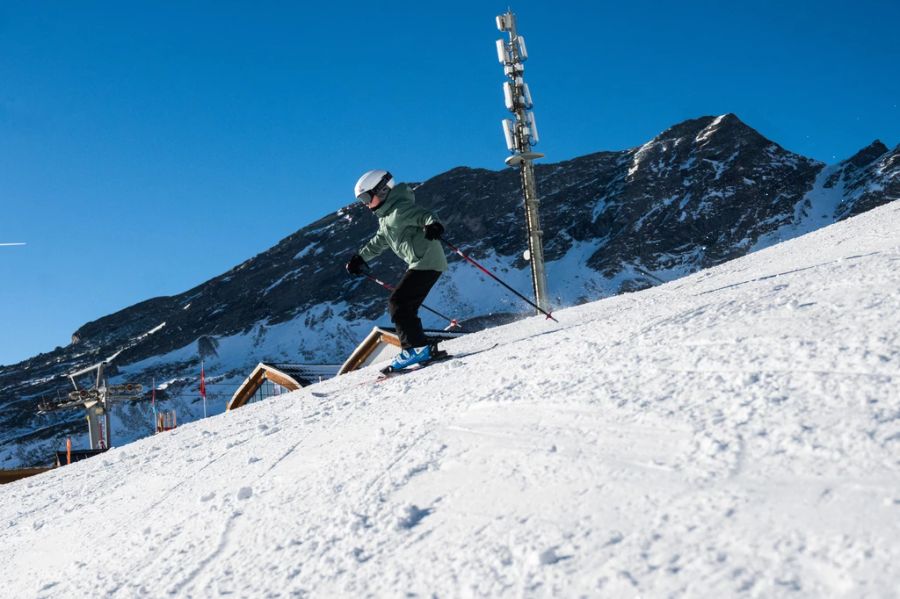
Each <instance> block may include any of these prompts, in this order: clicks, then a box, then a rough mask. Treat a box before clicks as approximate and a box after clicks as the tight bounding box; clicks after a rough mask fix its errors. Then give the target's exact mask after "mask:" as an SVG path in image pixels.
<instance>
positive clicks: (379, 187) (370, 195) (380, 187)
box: [356, 173, 394, 206]
mask: <svg viewBox="0 0 900 599" xmlns="http://www.w3.org/2000/svg"><path fill="white" fill-rule="evenodd" d="M393 178H394V176H393V175H392V174H390V173H385V174H384V176H383V177H381V180H379V181H378V183H377V184H376V185H375V187H373V188H372V189H370V190H369V191H364V192H362V193H361V194H359V195H358V196H356V199H357V200H359V201H360V202H362V203H363V204H365V205H366V206H368V205H369V203H371V201H372V200H374V199H375V196H381V195H382V194H383V193H384V190H385V189H387V184H388V182H389V181H390V180H391V179H393Z"/></svg>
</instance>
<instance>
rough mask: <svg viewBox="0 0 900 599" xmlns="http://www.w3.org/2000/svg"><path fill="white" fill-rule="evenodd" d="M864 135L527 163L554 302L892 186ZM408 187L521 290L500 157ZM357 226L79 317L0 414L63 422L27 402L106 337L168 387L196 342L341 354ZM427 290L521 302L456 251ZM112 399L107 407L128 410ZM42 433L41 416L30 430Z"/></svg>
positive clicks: (350, 210) (122, 367)
mask: <svg viewBox="0 0 900 599" xmlns="http://www.w3.org/2000/svg"><path fill="white" fill-rule="evenodd" d="M879 144H880V142H877V141H876V142H873V143H872V144H870V145H869V146H867V147H866V148H863V149H861V150H860V151H859V152H857V153H856V154H854V155H853V156H852V157H851V158H849V159H847V160H844V161H841V162H839V163H837V164H835V165H831V166H829V165H825V164H824V163H821V162H818V161H815V160H812V159H809V158H806V157H803V156H800V155H799V154H795V153H792V152H789V151H787V150H785V149H783V148H782V147H781V146H779V145H778V144H776V143H775V142H772V141H771V140H769V139H767V138H766V137H764V136H763V135H762V134H760V133H758V132H757V131H756V130H754V129H753V128H751V127H750V126H748V125H746V124H745V123H744V122H743V121H741V120H740V119H739V118H738V117H737V116H736V115H733V114H731V113H728V114H725V115H720V116H704V117H699V118H696V119H690V120H687V121H684V122H682V123H678V124H676V125H673V126H672V127H669V128H668V129H666V130H665V131H663V132H661V133H660V134H659V135H657V136H656V137H654V138H653V139H651V140H650V141H648V142H647V143H645V144H643V145H642V146H638V147H635V148H631V149H627V150H621V151H601V152H595V153H592V154H588V155H585V156H582V157H576V158H572V159H568V160H565V161H561V162H558V163H549V164H537V165H536V167H535V174H536V178H537V186H538V192H539V195H540V198H541V218H542V226H543V229H544V230H545V232H546V236H545V242H544V246H545V257H546V260H547V269H548V276H549V279H550V291H551V294H552V295H553V298H554V304H556V305H572V304H578V303H582V302H585V301H590V300H593V299H599V298H601V297H606V296H609V295H613V294H616V293H621V292H628V291H635V290H639V289H645V288H647V287H651V286H654V285H657V284H659V283H660V282H664V281H668V280H672V279H673V278H677V277H679V276H683V275H685V274H689V273H691V272H695V271H697V270H700V269H703V268H707V267H709V266H714V265H717V264H721V263H722V262H725V261H727V260H730V259H733V258H735V257H739V256H742V255H745V254H746V253H748V252H750V251H753V250H756V249H760V248H761V247H765V246H766V245H771V244H772V243H777V242H778V241H781V240H784V239H788V238H791V237H792V236H796V235H800V234H803V233H804V232H808V231H810V230H814V229H816V228H819V227H821V226H824V225H825V224H829V223H830V222H836V221H838V220H842V219H845V218H849V217H851V216H854V215H856V214H859V213H861V212H864V211H866V210H869V209H871V208H873V207H875V206H878V205H880V204H882V203H885V202H888V201H892V200H894V199H896V198H897V197H898V195H900V194H898V189H897V186H898V185H900V157H898V156H900V146H898V147H896V148H894V149H893V150H888V149H887V147H886V146H884V144H880V145H879ZM882 149H883V150H884V151H881V150H882ZM879 152H880V153H879ZM826 175H827V176H826ZM416 196H417V201H418V202H420V203H421V204H422V205H424V206H428V207H430V208H431V209H433V210H435V211H436V212H437V214H438V216H439V218H440V219H441V220H442V222H443V223H444V224H445V226H446V228H447V236H448V238H449V239H451V240H452V241H453V243H454V244H456V245H458V246H460V247H463V248H464V249H466V251H467V252H469V253H471V254H472V255H473V256H474V257H475V258H476V259H479V260H481V261H483V262H486V263H487V264H488V265H489V266H490V267H493V268H495V269H497V270H499V271H500V273H501V275H502V276H504V277H506V278H508V279H509V280H510V281H511V283H512V284H513V285H514V286H516V287H517V288H520V289H521V290H522V291H523V292H526V293H527V292H530V282H529V281H530V276H529V274H528V263H527V262H526V261H525V260H524V258H523V257H522V251H523V250H524V249H525V248H526V247H527V244H526V242H525V235H524V231H523V227H522V226H521V222H522V215H521V189H520V184H519V177H518V173H517V172H515V171H513V170H511V169H506V170H501V171H491V170H489V169H477V168H469V167H464V166H460V167H455V168H453V169H450V170H449V171H446V172H444V173H440V174H438V175H436V176H434V177H432V178H430V179H428V180H426V181H424V182H422V183H421V184H420V185H419V186H418V187H417V188H416ZM374 226H375V221H374V217H373V216H372V215H371V214H370V213H368V211H367V210H366V209H365V208H364V207H362V206H361V205H359V204H351V205H349V206H345V207H342V208H340V209H339V210H337V211H334V212H332V213H330V214H326V215H324V216H323V217H322V218H320V219H317V220H316V221H314V222H313V223H310V224H309V225H306V226H304V227H302V228H301V229H299V230H298V231H296V232H295V233H293V234H291V235H289V236H286V237H285V238H283V239H281V240H279V241H278V242H277V243H276V244H275V245H273V246H272V247H271V248H269V249H268V250H266V251H264V252H260V253H259V254H257V255H256V256H253V257H251V258H248V259H247V260H245V261H243V262H241V263H240V264H238V265H236V266H235V267H233V268H231V269H229V270H228V271H226V272H224V273H221V274H219V275H217V276H215V277H213V278H211V279H209V280H208V281H206V282H204V283H201V284H199V285H197V286H194V287H193V288H191V289H189V290H187V291H185V292H183V293H180V294H176V295H173V296H161V297H157V298H150V299H148V300H145V301H143V302H139V303H137V304H135V305H133V306H129V307H127V308H124V309H122V310H119V311H117V312H115V313H113V314H110V315H107V316H104V317H101V318H99V319H96V320H94V321H91V322H89V323H85V324H84V325H82V326H81V327H79V328H78V329H77V330H76V331H75V332H74V334H73V341H74V343H72V344H70V345H69V346H67V347H64V348H60V349H58V350H54V351H52V352H48V353H44V354H39V355H38V356H35V357H34V358H30V359H29V360H26V361H23V362H21V363H19V364H16V365H11V366H8V367H0V402H2V404H0V405H5V406H11V405H13V402H17V403H15V404H14V406H15V407H14V408H11V409H7V410H3V411H0V423H2V424H4V425H6V426H7V427H10V429H11V430H14V431H19V434H21V435H24V434H25V433H26V431H30V430H32V429H41V430H45V431H47V430H50V431H52V430H53V429H54V427H55V426H57V424H59V425H62V424H66V425H67V426H68V427H69V428H71V426H72V423H73V422H77V421H78V420H79V418H76V416H75V415H74V414H70V415H69V416H63V415H59V414H54V415H51V416H45V417H43V418H45V420H44V421H43V422H44V424H43V425H40V426H39V425H38V422H39V421H38V420H37V419H36V417H35V416H34V413H33V411H34V408H33V405H35V404H36V403H37V402H38V401H39V400H40V398H41V396H42V395H43V396H47V395H49V396H51V397H52V396H53V395H54V394H55V393H56V390H58V389H60V388H62V387H65V384H66V383H67V381H66V380H65V379H64V378H63V377H64V374H65V373H66V372H69V371H71V370H73V369H75V368H78V367H83V366H84V365H87V364H90V363H95V362H99V361H101V360H103V359H106V358H107V357H109V356H110V355H112V354H114V353H115V352H118V351H120V350H123V348H125V349H124V350H123V351H121V353H120V354H119V355H118V358H117V360H116V365H115V366H114V367H113V368H112V369H111V370H110V371H109V374H110V376H111V377H113V378H115V377H119V378H120V379H121V377H123V376H125V373H127V374H128V375H129V376H132V377H139V378H142V379H143V378H147V377H148V376H149V372H150V369H152V370H153V372H154V373H156V374H157V375H158V376H157V379H158V380H163V381H166V384H168V385H170V390H172V395H173V396H177V394H178V393H179V391H178V389H181V391H185V390H186V389H188V388H189V387H190V385H191V384H194V383H192V382H191V381H192V380H193V374H190V373H192V372H193V371H194V370H199V368H198V365H199V361H200V360H201V359H205V360H207V365H208V368H219V367H220V368H221V373H220V376H221V377H222V381H223V382H222V383H221V384H222V385H227V384H231V385H234V384H237V382H240V380H242V378H243V376H244V375H246V368H247V367H248V366H252V364H255V363H256V361H259V360H261V359H264V358H265V359H275V360H277V361H295V362H296V361H319V362H340V361H342V359H343V356H345V355H346V353H347V352H348V351H349V349H350V348H352V347H353V346H354V345H355V343H356V342H358V341H359V339H360V338H361V336H362V335H364V334H365V332H366V331H367V327H370V326H371V325H372V324H373V323H375V322H379V321H380V322H384V321H385V320H386V319H385V316H384V299H385V298H384V294H383V290H382V289H380V288H378V287H377V286H375V285H372V284H371V283H369V282H367V281H364V280H359V279H352V278H349V277H347V275H346V273H345V272H344V271H343V268H342V264H343V259H344V257H345V256H347V255H348V254H349V253H352V252H353V251H355V250H356V249H357V248H358V247H360V246H361V245H362V244H363V243H364V242H365V241H366V240H367V239H368V237H369V236H370V235H371V234H372V231H373V230H374ZM372 266H373V268H375V269H376V271H377V272H378V274H379V276H380V278H382V279H385V280H392V279H396V278H399V275H400V274H401V273H402V270H403V266H402V265H401V264H400V263H399V262H398V261H396V260H392V259H390V258H388V257H385V258H382V259H379V260H377V261H374V262H373V264H372ZM473 285H479V287H478V290H477V292H475V291H474V288H473ZM428 304H429V305H430V306H432V307H434V308H435V309H437V310H439V311H441V312H443V313H446V314H451V313H452V314H453V316H454V317H456V318H459V319H460V320H465V319H468V318H481V317H483V316H485V315H487V314H491V313H500V312H503V313H509V312H520V313H521V312H522V311H523V306H519V305H518V304H515V303H512V302H511V300H509V299H508V298H507V297H506V296H505V295H504V294H503V293H502V291H498V290H496V289H494V288H493V287H491V286H490V284H485V283H479V282H478V281H477V280H476V279H473V278H472V275H471V273H469V272H468V270H467V268H466V266H465V265H461V264H459V263H457V262H454V263H453V264H451V269H450V271H448V273H447V274H446V275H445V276H444V277H442V280H441V282H439V284H438V286H437V287H436V289H435V291H434V292H432V295H431V296H430V297H429V299H428ZM525 309H527V307H525ZM423 318H431V317H430V316H427V315H426V316H423ZM426 324H428V322H427V323H426ZM430 324H431V325H432V326H438V325H440V324H441V323H439V322H435V321H433V320H431V321H430ZM149 331H154V332H153V333H152V334H148V333H149ZM135 339H140V341H139V342H136V341H135ZM167 356H168V357H167ZM216 360H218V364H217V363H216ZM251 363H252V364H251ZM235 381H236V382H235ZM13 398H16V399H13ZM173 402H174V403H175V404H177V405H178V408H179V410H183V411H184V412H185V413H186V414H185V420H189V419H191V417H194V416H196V414H197V412H196V409H193V408H192V404H191V402H189V401H187V400H185V401H181V402H179V401H175V400H173ZM29 403H30V404H31V406H32V407H28V406H29ZM129 409H130V408H127V407H126V408H123V410H124V413H126V415H125V416H124V418H125V419H126V420H129V421H134V422H137V421H138V420H139V418H138V416H136V415H131V416H128V415H127V412H128V410H129ZM46 420H49V421H50V424H49V425H47V424H46ZM129 426H130V425H129ZM135 434H137V433H135ZM127 436H128V435H126V437H127ZM18 438H20V436H19V435H17V434H16V433H15V432H13V433H10V434H7V435H6V436H5V437H4V438H3V439H2V443H0V464H3V463H4V456H5V459H6V461H15V460H16V459H18V460H19V461H22V460H21V459H19V458H12V457H10V456H11V455H13V454H15V453H16V450H15V449H13V447H14V446H15V442H16V439H18ZM57 438H58V435H56V436H55V437H54V435H53V434H50V433H48V434H47V438H46V439H45V441H46V444H45V445H46V446H49V445H50V443H51V441H54V439H57ZM31 455H32V458H30V459H34V452H31Z"/></svg>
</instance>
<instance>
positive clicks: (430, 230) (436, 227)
mask: <svg viewBox="0 0 900 599" xmlns="http://www.w3.org/2000/svg"><path fill="white" fill-rule="evenodd" d="M443 234H444V225H442V224H441V223H438V222H434V223H431V224H429V225H425V239H427V240H428V241H432V240H434V239H440V238H441V235H443Z"/></svg>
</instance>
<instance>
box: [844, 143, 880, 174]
mask: <svg viewBox="0 0 900 599" xmlns="http://www.w3.org/2000/svg"><path fill="white" fill-rule="evenodd" d="M886 152H888V147H887V146H886V145H884V144H883V143H881V140H878V139H876V140H875V141H873V142H872V143H870V144H869V145H867V146H866V147H865V148H863V149H862V150H860V151H859V152H857V153H856V154H854V155H853V156H851V157H850V158H848V159H847V160H846V162H848V163H850V164H852V165H853V166H855V167H856V168H863V167H864V166H866V165H867V164H870V163H872V162H873V161H875V160H877V159H878V158H880V157H881V156H882V155H883V154H885V153H886Z"/></svg>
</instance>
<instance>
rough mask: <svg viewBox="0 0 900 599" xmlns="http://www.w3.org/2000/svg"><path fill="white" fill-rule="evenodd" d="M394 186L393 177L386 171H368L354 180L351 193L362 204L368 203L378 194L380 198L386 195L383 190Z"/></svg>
mask: <svg viewBox="0 0 900 599" xmlns="http://www.w3.org/2000/svg"><path fill="white" fill-rule="evenodd" d="M393 188H394V177H393V175H391V174H390V173H389V172H387V171H380V170H374V171H368V172H366V173H364V174H363V176H362V177H360V178H359V181H357V182H356V187H354V188H353V195H355V196H356V199H358V200H359V201H360V202H362V203H363V204H368V203H369V202H371V201H372V198H374V197H375V196H379V197H380V198H381V199H382V200H383V199H384V198H385V197H387V194H386V193H385V191H387V190H390V189H393Z"/></svg>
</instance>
